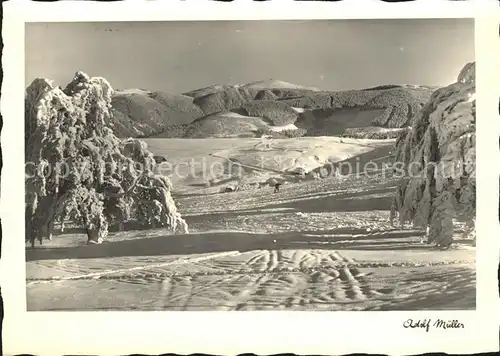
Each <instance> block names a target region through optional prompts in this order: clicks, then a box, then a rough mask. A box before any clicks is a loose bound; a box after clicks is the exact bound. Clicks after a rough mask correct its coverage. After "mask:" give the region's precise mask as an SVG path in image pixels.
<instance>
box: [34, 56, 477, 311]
mask: <svg viewBox="0 0 500 356" xmlns="http://www.w3.org/2000/svg"><path fill="white" fill-rule="evenodd" d="M397 48H398V52H399V51H400V47H399V46H398V47H397ZM401 48H402V47H401ZM283 65H284V66H286V63H284V64H283ZM295 65H297V64H295ZM358 65H359V66H360V67H359V68H362V66H361V65H360V64H359V63H358ZM429 65H430V64H429ZM460 66H461V68H462V69H461V70H460V71H458V72H456V73H453V75H454V78H455V79H453V80H451V81H449V82H448V83H446V84H445V83H443V84H442V85H440V86H433V85H417V84H394V85H392V84H385V83H380V85H379V86H368V85H367V87H366V88H365V89H351V88H349V89H345V90H337V89H335V90H334V89H331V90H330V89H328V88H325V85H323V84H322V83H321V81H323V79H324V78H323V77H324V75H323V74H321V80H318V87H316V86H311V85H306V84H307V83H304V85H302V84H294V83H292V82H291V81H290V82H288V81H285V80H278V79H262V80H256V81H251V82H250V81H248V84H245V83H241V82H240V83H238V84H234V82H233V84H213V85H211V86H206V87H205V86H204V87H202V86H201V85H200V86H199V87H197V88H199V89H196V88H192V89H191V90H190V91H183V92H182V93H178V92H176V93H171V92H166V91H159V90H148V89H138V88H131V89H115V88H114V83H113V82H112V81H111V80H110V81H108V79H105V78H107V76H106V70H104V69H103V73H92V75H97V76H95V77H93V76H91V75H90V74H91V73H89V74H87V73H86V72H83V71H76V72H75V75H74V78H73V80H71V81H70V83H69V84H67V85H63V86H60V85H59V84H60V83H57V84H56V83H55V82H54V81H53V80H52V79H51V78H45V77H43V76H37V77H36V78H35V79H33V80H32V81H31V82H30V84H28V86H27V89H26V96H25V98H26V99H25V102H26V116H25V120H26V122H25V130H26V152H25V160H26V180H25V184H26V204H25V206H26V237H25V242H26V291H27V309H28V310H29V311H35V310H36V311H40V310H66V311H82V310H85V311H89V310H100V311H103V310H191V311H192V310H221V311H224V310H226V311H227V310H242V311H245V310H319V311H361V310H364V311H367V310H439V309H441V310H444V309H449V310H458V309H475V308H476V251H475V246H476V238H475V214H476V195H475V194H476V193H475V189H476V178H475V172H476V164H475V161H476V150H475V144H476V142H475V140H476V133H475V110H476V109H475V62H474V61H473V59H471V61H469V62H464V63H461V64H460ZM193 68H198V67H193ZM82 69H83V68H82ZM190 70H191V69H190ZM192 70H194V69H192ZM358 70H361V69H358ZM405 70H410V67H408V69H405ZM387 71H388V73H389V72H390V70H389V69H387ZM101 74H102V77H101ZM290 75H291V74H290ZM363 75H364V74H363ZM363 75H361V76H360V77H363ZM255 79H258V78H255ZM283 79H286V78H283ZM172 80H173V79H172ZM200 82H201V81H200ZM221 82H224V81H223V80H221ZM180 83H181V81H180ZM366 83H372V82H370V81H368V80H367V81H366ZM320 84H321V85H323V86H322V87H321V85H320ZM137 86H138V87H139V84H138V85H137ZM122 88H123V87H122Z"/></svg>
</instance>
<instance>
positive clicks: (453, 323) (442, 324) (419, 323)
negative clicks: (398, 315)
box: [403, 319, 465, 332]
mask: <svg viewBox="0 0 500 356" xmlns="http://www.w3.org/2000/svg"><path fill="white" fill-rule="evenodd" d="M403 327H404V328H405V329H419V328H420V329H425V331H426V332H429V329H430V328H431V327H432V328H434V329H464V328H465V325H464V324H463V323H461V322H460V321H458V320H443V319H436V320H435V321H433V320H432V319H423V320H420V319H419V320H414V319H407V320H405V322H404V323H403Z"/></svg>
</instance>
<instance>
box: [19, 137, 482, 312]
mask: <svg viewBox="0 0 500 356" xmlns="http://www.w3.org/2000/svg"><path fill="white" fill-rule="evenodd" d="M313 140H314V142H316V145H317V146H311V145H309V144H308V140H307V139H289V140H273V143H272V145H271V147H268V148H266V147H267V146H262V145H261V146H258V144H259V142H256V141H259V140H252V139H248V140H244V139H239V140H237V141H238V142H239V146H237V145H235V142H236V141H235V140H232V141H231V140H228V139H221V140H218V139H207V140H161V141H159V140H158V141H154V142H153V141H150V142H148V143H149V147H150V149H151V151H153V152H154V153H155V154H162V155H163V154H164V155H166V156H167V159H168V160H172V161H177V162H179V161H182V160H186V159H188V158H189V157H200V158H203V157H205V158H210V159H212V160H227V159H229V158H235V159H238V160H239V161H241V160H242V159H243V158H242V152H243V151H244V150H245V148H248V147H253V150H254V151H252V152H250V155H248V156H246V158H245V160H246V161H245V163H246V164H247V165H248V166H252V165H253V164H252V163H251V157H252V155H255V148H256V147H257V148H258V147H264V148H265V150H271V149H275V150H279V151H280V152H281V154H283V152H289V153H290V155H291V157H292V158H293V159H294V162H306V163H308V164H310V165H313V162H314V159H311V157H313V158H314V156H317V157H318V158H319V160H318V159H316V161H319V163H317V165H318V166H319V165H320V163H322V162H323V161H324V160H326V159H327V158H329V159H331V160H334V159H335V157H336V159H337V160H345V159H349V158H354V157H356V156H357V155H361V154H366V153H367V152H378V151H376V150H375V149H376V148H377V147H380V146H381V145H382V143H383V141H382V140H377V141H373V142H372V143H370V142H369V141H368V140H366V141H365V142H362V143H360V140H352V139H351V140H349V139H346V140H344V141H341V140H340V139H339V138H329V139H324V140H321V139H319V140H318V138H314V139H313ZM335 140H336V141H335ZM334 141H335V142H334ZM311 142H312V140H311ZM381 142H382V143H381ZM262 144H264V145H265V144H267V143H264V141H263V140H262ZM387 144H388V143H387V142H386V143H385V145H387ZM273 145H274V146H273ZM355 147H357V149H355ZM265 150H264V151H265ZM297 150H300V151H301V152H298V153H297ZM248 152H249V151H247V153H248ZM214 153H219V154H218V155H216V156H214V155H213V154H214ZM332 157H333V158H332ZM311 167H312V166H311ZM267 168H270V172H272V171H273V170H274V169H275V168H273V167H267ZM267 168H266V167H264V170H265V169H267ZM288 168H290V167H288V166H287V169H288ZM245 172H246V174H249V175H252V174H255V172H254V171H253V170H250V169H249V170H246V171H245ZM261 173H262V172H261ZM268 173H269V172H268ZM262 174H264V173H262ZM266 174H267V173H266ZM269 175H272V174H271V173H269ZM266 177H267V176H266ZM197 183H200V182H198V181H194V180H193V179H188V178H185V179H177V180H175V179H174V184H176V189H177V190H176V192H174V196H175V200H176V203H177V205H178V207H179V210H180V212H181V213H182V214H183V216H184V218H185V219H186V221H187V223H188V224H189V227H190V234H188V235H173V234H172V233H170V232H168V231H167V230H164V229H157V230H147V231H127V232H119V233H111V234H110V237H109V239H108V240H107V241H106V242H104V243H103V244H102V245H85V241H86V236H85V235H84V234H83V233H82V232H81V231H71V230H67V231H66V232H65V234H63V235H56V236H55V237H54V239H53V241H50V242H44V245H43V246H37V247H36V248H35V249H27V250H26V259H27V264H26V268H27V270H26V276H27V300H28V310H276V309H282V310H423V309H432V310H436V309H475V303H476V302H475V295H476V287H475V248H474V247H472V246H471V243H470V241H468V240H461V239H460V237H459V236H461V234H460V233H461V226H460V225H458V224H457V225H456V237H457V244H456V245H454V246H453V247H452V248H451V249H449V250H446V251H439V250H436V249H434V248H432V247H430V246H428V245H426V244H422V243H421V239H422V237H423V234H424V232H423V231H419V230H414V229H411V228H410V227H401V226H396V227H391V226H390V224H389V222H388V219H389V209H390V203H391V196H392V194H393V192H394V188H395V185H396V183H397V182H396V181H395V180H394V179H388V178H384V177H382V176H381V175H380V174H375V173H374V174H370V175H369V176H364V175H361V176H358V177H354V176H352V177H349V178H344V179H337V178H333V177H332V178H325V179H320V180H310V181H304V182H301V183H290V184H285V185H283V186H282V187H281V190H280V192H279V193H277V194H273V188H272V187H264V188H261V189H257V190H254V191H238V192H234V193H226V194H222V193H215V192H209V191H207V188H200V187H199V186H197Z"/></svg>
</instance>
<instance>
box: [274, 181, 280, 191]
mask: <svg viewBox="0 0 500 356" xmlns="http://www.w3.org/2000/svg"><path fill="white" fill-rule="evenodd" d="M280 185H281V183H280V182H278V183H276V184H275V185H274V192H275V193H278V192H279V191H280Z"/></svg>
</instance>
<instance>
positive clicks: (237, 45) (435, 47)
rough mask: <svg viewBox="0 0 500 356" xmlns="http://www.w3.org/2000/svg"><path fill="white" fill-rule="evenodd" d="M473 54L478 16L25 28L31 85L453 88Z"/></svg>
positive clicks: (35, 25)
mask: <svg viewBox="0 0 500 356" xmlns="http://www.w3.org/2000/svg"><path fill="white" fill-rule="evenodd" d="M473 60H474V22H473V20H472V19H431V20H425V19H424V20H420V19H412V20H328V21H325V20H321V21H318V20H312V21H303V20H300V21H209V22H107V23H105V22H101V23H88V22H87V23H30V24H26V78H25V81H26V85H29V84H30V83H31V82H32V81H33V79H35V78H37V77H46V78H49V79H52V80H54V81H55V82H56V84H58V85H66V84H67V83H68V82H69V81H70V80H71V78H72V77H73V74H74V73H75V71H77V70H82V71H84V72H86V73H87V74H89V75H90V76H102V77H104V78H106V79H107V80H108V81H109V82H110V83H111V85H112V86H113V87H114V88H116V89H125V88H143V89H148V90H160V91H166V92H170V93H182V92H185V91H188V90H192V89H196V88H200V87H204V86H208V85H212V84H243V83H248V82H252V81H256V80H264V79H271V78H272V79H279V80H283V81H287V82H291V83H294V84H302V85H308V86H315V87H319V88H321V89H325V90H343V89H357V88H366V87H371V86H376V85H382V84H421V85H447V84H450V83H452V82H454V81H455V79H456V77H457V75H458V73H459V71H460V69H461V68H462V67H463V66H464V65H465V63H466V62H469V61H473Z"/></svg>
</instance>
